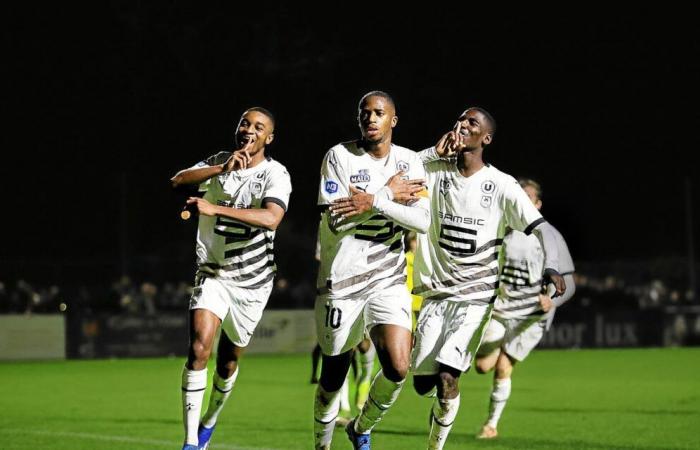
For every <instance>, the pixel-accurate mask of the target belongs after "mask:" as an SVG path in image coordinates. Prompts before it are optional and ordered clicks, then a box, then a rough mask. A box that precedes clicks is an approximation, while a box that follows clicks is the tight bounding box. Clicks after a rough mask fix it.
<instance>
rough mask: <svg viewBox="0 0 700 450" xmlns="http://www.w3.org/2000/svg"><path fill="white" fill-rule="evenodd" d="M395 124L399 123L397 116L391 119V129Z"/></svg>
mask: <svg viewBox="0 0 700 450" xmlns="http://www.w3.org/2000/svg"><path fill="white" fill-rule="evenodd" d="M397 123H399V116H394V117H392V118H391V128H394V127H395V126H396V124H397Z"/></svg>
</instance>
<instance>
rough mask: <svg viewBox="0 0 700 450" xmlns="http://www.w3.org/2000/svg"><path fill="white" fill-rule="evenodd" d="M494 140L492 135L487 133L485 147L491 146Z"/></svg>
mask: <svg viewBox="0 0 700 450" xmlns="http://www.w3.org/2000/svg"><path fill="white" fill-rule="evenodd" d="M492 139H493V136H492V135H491V133H487V134H486V136H484V141H483V142H484V145H489V144H490V143H491V140H492Z"/></svg>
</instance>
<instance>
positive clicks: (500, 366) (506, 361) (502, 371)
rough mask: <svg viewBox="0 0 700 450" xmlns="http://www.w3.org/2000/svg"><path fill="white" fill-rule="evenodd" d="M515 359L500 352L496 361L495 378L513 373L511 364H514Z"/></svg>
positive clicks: (507, 376)
mask: <svg viewBox="0 0 700 450" xmlns="http://www.w3.org/2000/svg"><path fill="white" fill-rule="evenodd" d="M515 362H516V361H515V360H511V359H510V357H509V356H508V355H506V354H502V355H501V356H500V357H499V358H498V361H497V362H496V378H499V379H503V378H510V376H511V374H512V373H513V366H514V365H515Z"/></svg>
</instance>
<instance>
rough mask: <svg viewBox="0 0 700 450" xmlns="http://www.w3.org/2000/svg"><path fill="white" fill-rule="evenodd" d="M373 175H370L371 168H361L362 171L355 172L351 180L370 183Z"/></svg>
mask: <svg viewBox="0 0 700 450" xmlns="http://www.w3.org/2000/svg"><path fill="white" fill-rule="evenodd" d="M370 179H371V177H370V176H369V170H367V169H360V171H359V172H358V173H357V174H355V175H351V176H350V182H351V183H353V184H355V183H369V180H370Z"/></svg>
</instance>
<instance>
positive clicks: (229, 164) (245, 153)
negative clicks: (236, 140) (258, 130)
mask: <svg viewBox="0 0 700 450" xmlns="http://www.w3.org/2000/svg"><path fill="white" fill-rule="evenodd" d="M254 145H255V136H251V137H250V139H249V140H248V142H246V144H245V145H244V146H243V148H242V149H240V150H236V151H235V152H233V153H232V154H231V156H230V157H229V159H228V160H227V161H226V162H225V163H224V166H223V169H224V172H232V171H234V170H240V169H245V168H247V167H248V164H250V161H251V159H252V158H251V156H250V150H252V149H253V146H254Z"/></svg>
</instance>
